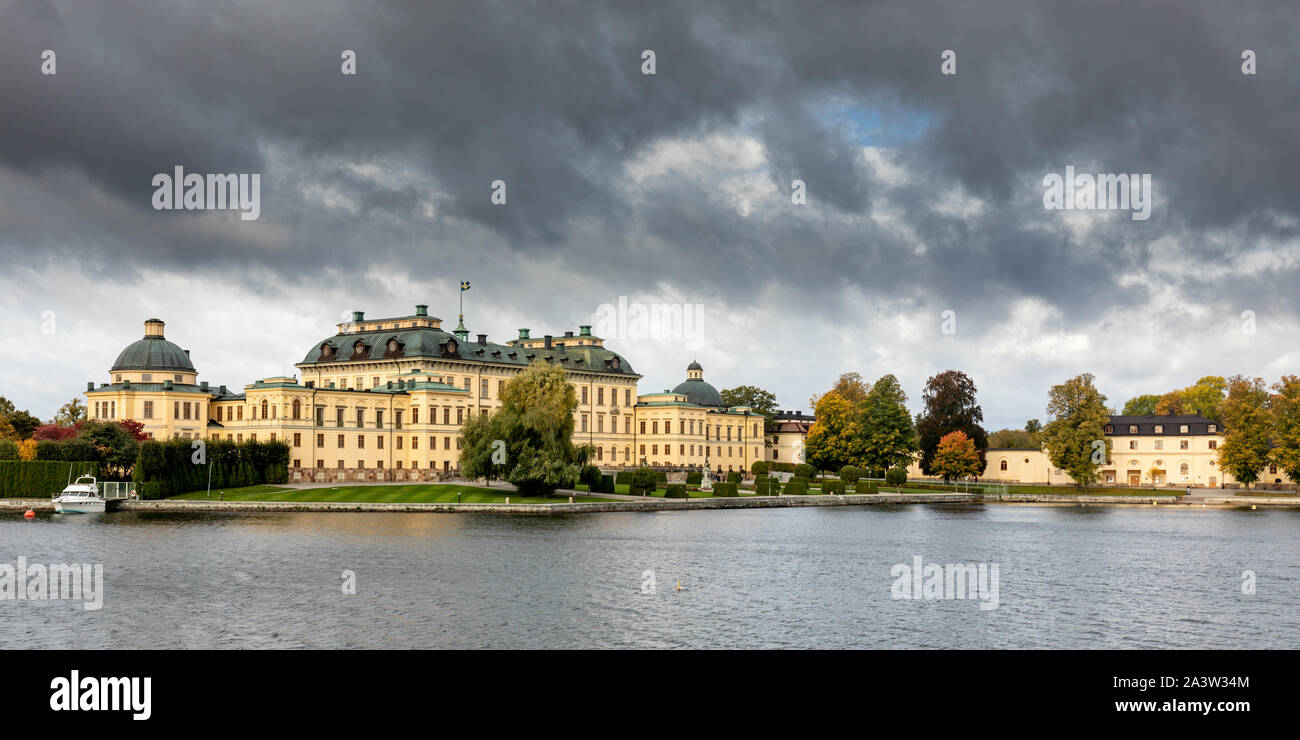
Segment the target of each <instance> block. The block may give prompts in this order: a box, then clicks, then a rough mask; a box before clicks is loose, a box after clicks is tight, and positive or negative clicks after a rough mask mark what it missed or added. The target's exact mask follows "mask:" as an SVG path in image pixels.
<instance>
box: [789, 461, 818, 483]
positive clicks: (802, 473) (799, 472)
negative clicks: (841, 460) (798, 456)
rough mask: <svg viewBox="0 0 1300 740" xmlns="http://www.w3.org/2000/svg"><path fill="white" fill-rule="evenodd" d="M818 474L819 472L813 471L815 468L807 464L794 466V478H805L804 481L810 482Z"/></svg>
mask: <svg viewBox="0 0 1300 740" xmlns="http://www.w3.org/2000/svg"><path fill="white" fill-rule="evenodd" d="M816 474H817V471H816V470H813V466H811V465H809V464H807V463H799V464H798V465H796V466H794V477H796V478H803V479H804V480H808V479H809V478H812V477H813V476H814V475H816Z"/></svg>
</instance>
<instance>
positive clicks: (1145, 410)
mask: <svg viewBox="0 0 1300 740" xmlns="http://www.w3.org/2000/svg"><path fill="white" fill-rule="evenodd" d="M1158 403H1160V396H1157V395H1156V394H1154V393H1145V394H1143V395H1141V396H1135V397H1133V398H1130V399H1129V400H1128V401H1126V402H1125V403H1124V411H1123V412H1122V413H1123V414H1124V415H1125V416H1150V415H1151V414H1154V413H1155V412H1156V404H1158Z"/></svg>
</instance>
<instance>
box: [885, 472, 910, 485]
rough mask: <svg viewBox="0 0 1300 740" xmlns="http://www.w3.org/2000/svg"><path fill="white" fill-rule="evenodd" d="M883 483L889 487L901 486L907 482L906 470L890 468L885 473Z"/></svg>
mask: <svg viewBox="0 0 1300 740" xmlns="http://www.w3.org/2000/svg"><path fill="white" fill-rule="evenodd" d="M885 482H886V483H888V484H889V485H891V486H901V485H903V484H904V483H906V482H907V470H906V469H905V468H890V469H889V471H888V472H886V473H885Z"/></svg>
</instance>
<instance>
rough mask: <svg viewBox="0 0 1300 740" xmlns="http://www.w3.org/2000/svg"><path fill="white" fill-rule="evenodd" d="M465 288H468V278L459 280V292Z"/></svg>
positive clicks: (465, 289)
mask: <svg viewBox="0 0 1300 740" xmlns="http://www.w3.org/2000/svg"><path fill="white" fill-rule="evenodd" d="M467 290H469V281H468V280H462V281H460V292H462V293H464V292H465V291H467Z"/></svg>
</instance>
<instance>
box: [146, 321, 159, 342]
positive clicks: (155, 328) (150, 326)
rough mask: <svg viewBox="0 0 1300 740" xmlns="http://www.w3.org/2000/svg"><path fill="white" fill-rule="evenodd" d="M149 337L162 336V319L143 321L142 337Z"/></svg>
mask: <svg viewBox="0 0 1300 740" xmlns="http://www.w3.org/2000/svg"><path fill="white" fill-rule="evenodd" d="M150 337H157V338H158V339H162V338H163V320H162V319H147V320H146V321H145V322H144V338H145V339H149V338H150Z"/></svg>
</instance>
